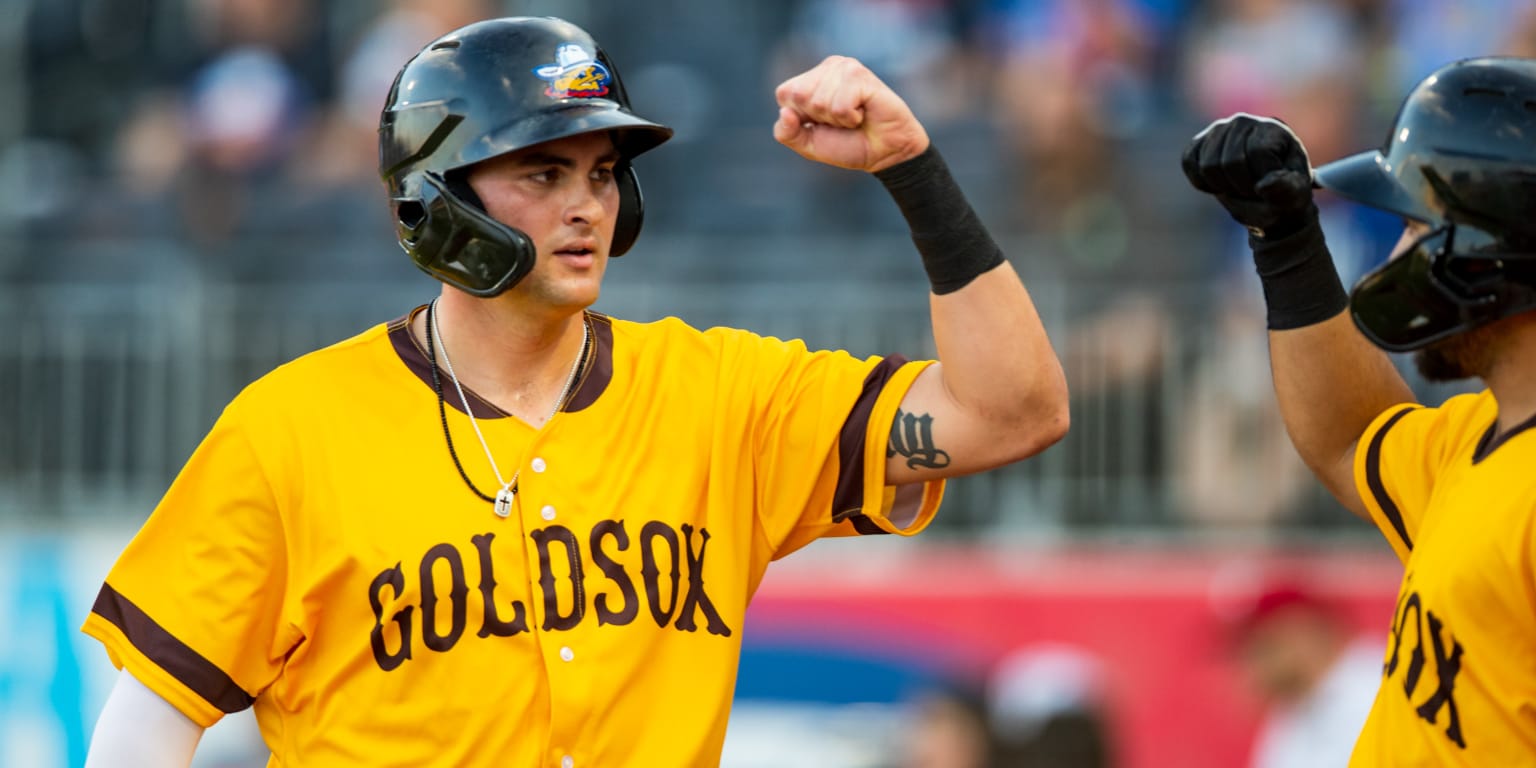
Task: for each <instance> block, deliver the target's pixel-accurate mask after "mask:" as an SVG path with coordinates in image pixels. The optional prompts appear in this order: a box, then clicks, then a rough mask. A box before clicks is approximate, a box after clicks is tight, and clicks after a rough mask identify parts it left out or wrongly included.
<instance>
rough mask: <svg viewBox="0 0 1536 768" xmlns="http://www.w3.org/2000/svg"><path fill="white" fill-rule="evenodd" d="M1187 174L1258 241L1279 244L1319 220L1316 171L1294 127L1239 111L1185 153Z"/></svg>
mask: <svg viewBox="0 0 1536 768" xmlns="http://www.w3.org/2000/svg"><path fill="white" fill-rule="evenodd" d="M1183 165H1184V175H1185V176H1186V177H1188V178H1189V183H1190V184H1192V185H1193V186H1194V188H1195V189H1198V190H1200V191H1201V192H1204V193H1206V194H1209V195H1212V196H1214V197H1215V198H1216V200H1217V202H1220V203H1221V205H1222V207H1224V208H1226V209H1227V212H1228V213H1230V214H1232V218H1234V219H1236V220H1237V222H1238V223H1239V224H1242V225H1243V226H1244V227H1247V228H1248V232H1249V234H1251V235H1253V237H1254V238H1255V239H1257V240H1269V241H1274V240H1279V239H1281V238H1285V237H1287V236H1289V235H1291V234H1294V233H1296V232H1299V231H1300V230H1302V229H1303V228H1305V227H1306V226H1307V225H1308V224H1311V223H1313V222H1316V221H1317V206H1316V205H1315V204H1314V203H1313V202H1312V166H1311V165H1310V163H1309V162H1308V160H1307V150H1306V148H1305V147H1303V146H1302V145H1301V139H1299V138H1297V137H1296V134H1295V133H1294V132H1293V131H1291V129H1290V126H1287V125H1286V124H1285V123H1282V122H1280V121H1279V120H1276V119H1274V118H1269V117H1255V116H1253V115H1249V114H1246V113H1242V112H1239V113H1237V114H1235V115H1232V116H1231V117H1226V118H1222V119H1220V120H1217V121H1216V122H1214V123H1211V124H1210V125H1208V126H1206V127H1205V129H1204V130H1202V131H1200V132H1199V133H1197V134H1195V137H1194V138H1193V139H1191V140H1190V142H1189V146H1188V147H1186V148H1185V149H1184V158H1183Z"/></svg>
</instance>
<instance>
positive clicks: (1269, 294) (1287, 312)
mask: <svg viewBox="0 0 1536 768" xmlns="http://www.w3.org/2000/svg"><path fill="white" fill-rule="evenodd" d="M1183 166H1184V173H1185V175H1186V176H1187V177H1188V178H1189V181H1190V183H1191V184H1193V185H1194V187H1195V188H1196V189H1198V190H1200V191H1202V192H1206V193H1208V194H1211V195H1213V196H1215V198H1216V199H1217V200H1218V201H1219V202H1220V203H1221V204H1222V206H1223V207H1225V208H1226V209H1227V211H1228V212H1229V213H1230V214H1231V215H1232V218H1234V219H1236V220H1237V221H1238V223H1240V224H1242V225H1243V226H1245V227H1247V229H1248V232H1249V240H1248V243H1249V246H1250V247H1251V248H1252V250H1253V258H1254V266H1255V267H1256V268H1257V270H1258V273H1259V279H1260V281H1261V282H1262V284H1263V287H1264V301H1265V304H1266V306H1267V308H1268V323H1269V359H1270V368H1271V373H1272V375H1273V377H1274V383H1275V395H1276V398H1277V399H1278V401H1279V404H1280V413H1281V416H1282V417H1283V418H1284V419H1285V426H1286V430H1287V431H1288V432H1289V433H1290V436H1291V442H1292V443H1293V444H1295V446H1296V451H1297V453H1299V454H1300V455H1301V458H1302V460H1303V461H1305V462H1306V463H1307V466H1309V467H1311V468H1312V471H1313V473H1315V474H1316V475H1317V477H1318V479H1319V480H1321V481H1322V483H1323V485H1324V486H1326V487H1327V488H1328V490H1329V491H1330V492H1332V493H1333V495H1334V497H1335V498H1337V499H1338V500H1339V503H1341V504H1343V505H1344V506H1345V507H1346V508H1348V509H1349V510H1350V511H1351V512H1354V513H1355V514H1356V515H1359V516H1361V517H1368V515H1367V513H1366V511H1365V506H1364V503H1363V502H1362V501H1361V499H1360V493H1359V491H1358V490H1357V489H1356V487H1355V481H1354V458H1355V446H1356V444H1357V443H1358V442H1359V440H1360V436H1361V434H1363V433H1364V432H1365V430H1366V428H1367V427H1369V426H1370V424H1371V421H1372V420H1373V419H1375V418H1376V416H1378V415H1379V414H1381V412H1382V411H1384V410H1386V409H1387V408H1390V407H1391V406H1393V405H1396V404H1398V403H1404V402H1411V401H1412V400H1413V393H1412V392H1411V391H1410V390H1409V389H1408V385H1407V384H1406V383H1404V381H1403V378H1402V376H1401V375H1399V374H1398V372H1397V369H1396V368H1395V367H1393V365H1392V361H1391V360H1390V359H1389V358H1388V357H1387V355H1386V353H1385V352H1382V351H1381V350H1380V349H1379V348H1377V347H1376V346H1375V345H1373V344H1371V343H1370V341H1369V340H1367V339H1366V338H1365V336H1363V335H1361V333H1360V331H1359V330H1358V329H1356V327H1355V324H1354V322H1353V320H1352V319H1351V318H1350V317H1349V313H1348V312H1346V311H1345V310H1346V309H1347V308H1348V306H1349V298H1348V296H1347V295H1346V294H1345V293H1344V287H1343V284H1342V283H1341V282H1340V281H1339V276H1338V272H1337V271H1336V270H1335V269H1334V266H1333V259H1332V257H1331V256H1330V255H1329V253H1328V246H1327V244H1326V243H1325V242H1324V240H1323V231H1322V227H1321V226H1320V225H1319V223H1318V216H1317V206H1316V204H1314V203H1313V201H1312V173H1311V166H1310V163H1309V161H1308V159H1307V153H1306V149H1305V148H1304V147H1303V146H1302V144H1301V141H1300V140H1299V139H1297V138H1296V135H1295V134H1294V133H1292V132H1291V130H1290V128H1288V127H1286V126H1285V124H1283V123H1281V122H1279V121H1277V120H1273V119H1270V118H1259V117H1253V116H1251V115H1243V114H1239V115H1234V116H1232V117H1229V118H1226V119H1223V120H1218V121H1216V122H1214V123H1212V124H1211V125H1210V126H1208V127H1207V128H1206V129H1205V130H1203V131H1201V132H1200V133H1199V134H1197V135H1196V136H1195V138H1194V139H1193V140H1192V141H1191V142H1190V144H1189V146H1188V148H1187V149H1186V150H1185V152H1184V158H1183Z"/></svg>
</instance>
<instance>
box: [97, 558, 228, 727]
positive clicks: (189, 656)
mask: <svg viewBox="0 0 1536 768" xmlns="http://www.w3.org/2000/svg"><path fill="white" fill-rule="evenodd" d="M91 613H94V614H96V615H97V616H100V617H102V618H103V619H106V620H107V621H109V622H111V623H112V624H113V625H115V626H116V627H117V628H118V629H120V630H122V631H123V635H124V636H125V637H127V638H128V642H130V643H133V647H135V648H137V649H139V651H140V652H141V653H143V654H144V655H145V656H146V657H148V658H149V660H150V661H152V662H154V663H155V664H156V665H158V666H159V667H160V668H161V669H163V670H165V671H166V672H169V673H170V674H171V676H172V677H174V678H176V679H177V680H180V681H181V684H182V685H185V686H187V687H188V688H190V689H192V692H193V693H196V694H197V695H199V696H201V697H203V699H205V700H206V701H207V702H208V703H209V704H212V705H213V706H215V707H218V708H219V709H221V710H223V711H224V712H225V713H234V712H239V711H241V710H243V709H247V708H249V707H250V706H251V705H252V704H254V703H255V702H256V698H255V697H254V696H251V695H250V694H248V693H246V692H245V691H244V689H242V688H241V687H240V686H238V685H236V684H235V681H234V680H232V679H230V677H229V675H227V674H225V673H224V670H222V669H219V668H218V667H217V666H215V665H214V663H213V662H211V661H209V660H207V659H205V658H203V657H202V656H201V655H199V654H198V652H197V651H194V650H192V649H191V648H189V647H187V644H186V643H183V642H181V641H180V640H177V639H176V637H175V636H174V635H172V634H171V633H169V632H167V631H165V629H164V628H163V627H161V626H160V625H159V624H156V623H155V620H154V619H151V618H150V617H149V615H148V614H146V613H144V611H142V610H140V609H139V607H138V606H137V605H134V604H133V602H132V601H130V600H129V599H128V598H126V597H123V596H122V595H121V594H119V593H118V591H117V590H115V589H113V588H112V585H110V584H103V585H101V592H100V593H99V594H97V595H96V604H95V605H93V606H91Z"/></svg>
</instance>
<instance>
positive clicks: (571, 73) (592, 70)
mask: <svg viewBox="0 0 1536 768" xmlns="http://www.w3.org/2000/svg"><path fill="white" fill-rule="evenodd" d="M533 73H534V74H535V75H538V76H539V79H541V80H543V81H545V82H547V83H549V85H548V86H547V87H545V88H544V95H545V96H550V97H552V98H556V99H591V98H595V97H598V96H606V95H608V80H609V79H610V76H609V74H608V68H607V67H605V66H603V64H602V62H599V61H598V60H597V57H596V56H593V55H592V53H591V52H589V51H588V50H587V49H585V48H582V47H581V46H580V45H578V44H576V43H565V44H563V45H561V46H560V47H559V48H556V49H555V63H553V64H545V65H544V66H542V67H535V68H534V70H533Z"/></svg>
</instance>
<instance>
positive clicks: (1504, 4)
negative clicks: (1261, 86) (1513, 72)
mask: <svg viewBox="0 0 1536 768" xmlns="http://www.w3.org/2000/svg"><path fill="white" fill-rule="evenodd" d="M1382 1H1383V2H1384V3H1385V4H1386V5H1387V7H1388V8H1389V13H1387V14H1386V15H1385V18H1384V21H1386V22H1387V23H1388V25H1389V32H1388V39H1389V43H1388V45H1389V48H1388V51H1387V61H1388V67H1389V73H1390V78H1389V79H1388V80H1386V81H1385V82H1382V83H1381V93H1382V94H1383V98H1382V102H1381V103H1382V104H1383V105H1384V106H1385V105H1387V104H1390V108H1392V109H1395V108H1396V106H1397V105H1398V103H1399V102H1400V100H1401V94H1404V93H1407V92H1408V90H1409V89H1411V88H1412V87H1413V86H1414V85H1416V84H1418V82H1419V81H1420V80H1422V79H1423V78H1424V77H1425V76H1427V75H1428V74H1429V73H1430V72H1433V71H1434V70H1436V69H1438V68H1440V67H1441V66H1442V65H1444V64H1448V63H1450V62H1452V61H1454V60H1456V59H1464V58H1467V57H1470V56H1488V55H1495V54H1508V55H1517V56H1519V55H1524V56H1530V55H1532V54H1533V53H1536V28H1533V24H1536V0H1478V2H1475V3H1470V2H1464V0H1382ZM1387 117H1390V115H1388V116H1387Z"/></svg>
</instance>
